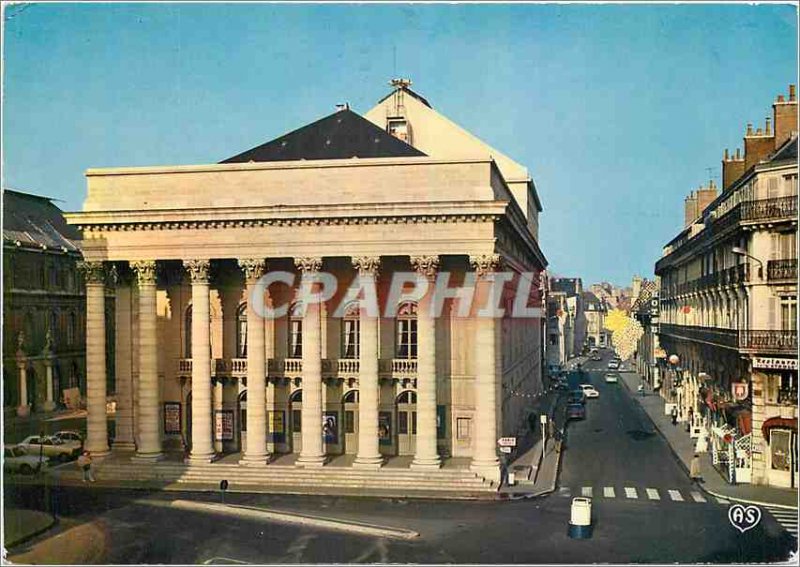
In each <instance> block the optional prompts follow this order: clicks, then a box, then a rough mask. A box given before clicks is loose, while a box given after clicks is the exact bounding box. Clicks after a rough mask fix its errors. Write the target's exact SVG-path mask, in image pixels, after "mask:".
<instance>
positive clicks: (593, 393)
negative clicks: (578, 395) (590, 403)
mask: <svg viewBox="0 0 800 567" xmlns="http://www.w3.org/2000/svg"><path fill="white" fill-rule="evenodd" d="M581 390H583V393H584V394H586V397H587V398H599V397H600V392H598V391H597V390H595V389H594V386H592V385H591V384H581Z"/></svg>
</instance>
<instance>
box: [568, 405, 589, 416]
mask: <svg viewBox="0 0 800 567" xmlns="http://www.w3.org/2000/svg"><path fill="white" fill-rule="evenodd" d="M567 419H586V406H584V405H583V404H569V405H567Z"/></svg>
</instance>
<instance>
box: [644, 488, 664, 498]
mask: <svg viewBox="0 0 800 567" xmlns="http://www.w3.org/2000/svg"><path fill="white" fill-rule="evenodd" d="M645 490H646V491H647V497H648V498H649V499H650V500H661V497H660V496H659V495H658V490H656V489H655V488H646V489H645Z"/></svg>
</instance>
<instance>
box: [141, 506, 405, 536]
mask: <svg viewBox="0 0 800 567" xmlns="http://www.w3.org/2000/svg"><path fill="white" fill-rule="evenodd" d="M139 504H148V505H151V506H160V507H164V508H173V509H175V508H177V509H180V510H189V511H194V512H215V513H218V514H223V515H227V516H235V517H237V518H242V517H246V518H251V519H257V520H272V521H276V522H281V523H284V524H295V525H300V526H313V527H317V528H323V529H328V530H335V531H344V532H350V533H358V534H363V535H370V536H377V537H389V538H394V539H407V540H408V539H414V538H417V537H419V532H415V531H413V530H408V529H404V528H392V527H387V526H379V525H375V524H366V523H362V522H356V521H352V520H347V521H345V520H338V519H334V518H323V517H319V516H306V515H302V514H297V513H294V512H283V511H278V510H268V509H264V508H253V507H250V506H239V505H234V504H216V503H212V502H195V501H192V500H173V501H171V502H164V501H162V500H144V501H140V502H139Z"/></svg>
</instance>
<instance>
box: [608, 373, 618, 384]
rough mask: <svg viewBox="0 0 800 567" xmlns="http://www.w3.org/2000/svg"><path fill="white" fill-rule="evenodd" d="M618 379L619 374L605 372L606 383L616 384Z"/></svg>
mask: <svg viewBox="0 0 800 567" xmlns="http://www.w3.org/2000/svg"><path fill="white" fill-rule="evenodd" d="M618 381H619V374H617V373H616V372H609V373H608V374H606V384H616V383H617V382H618Z"/></svg>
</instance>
